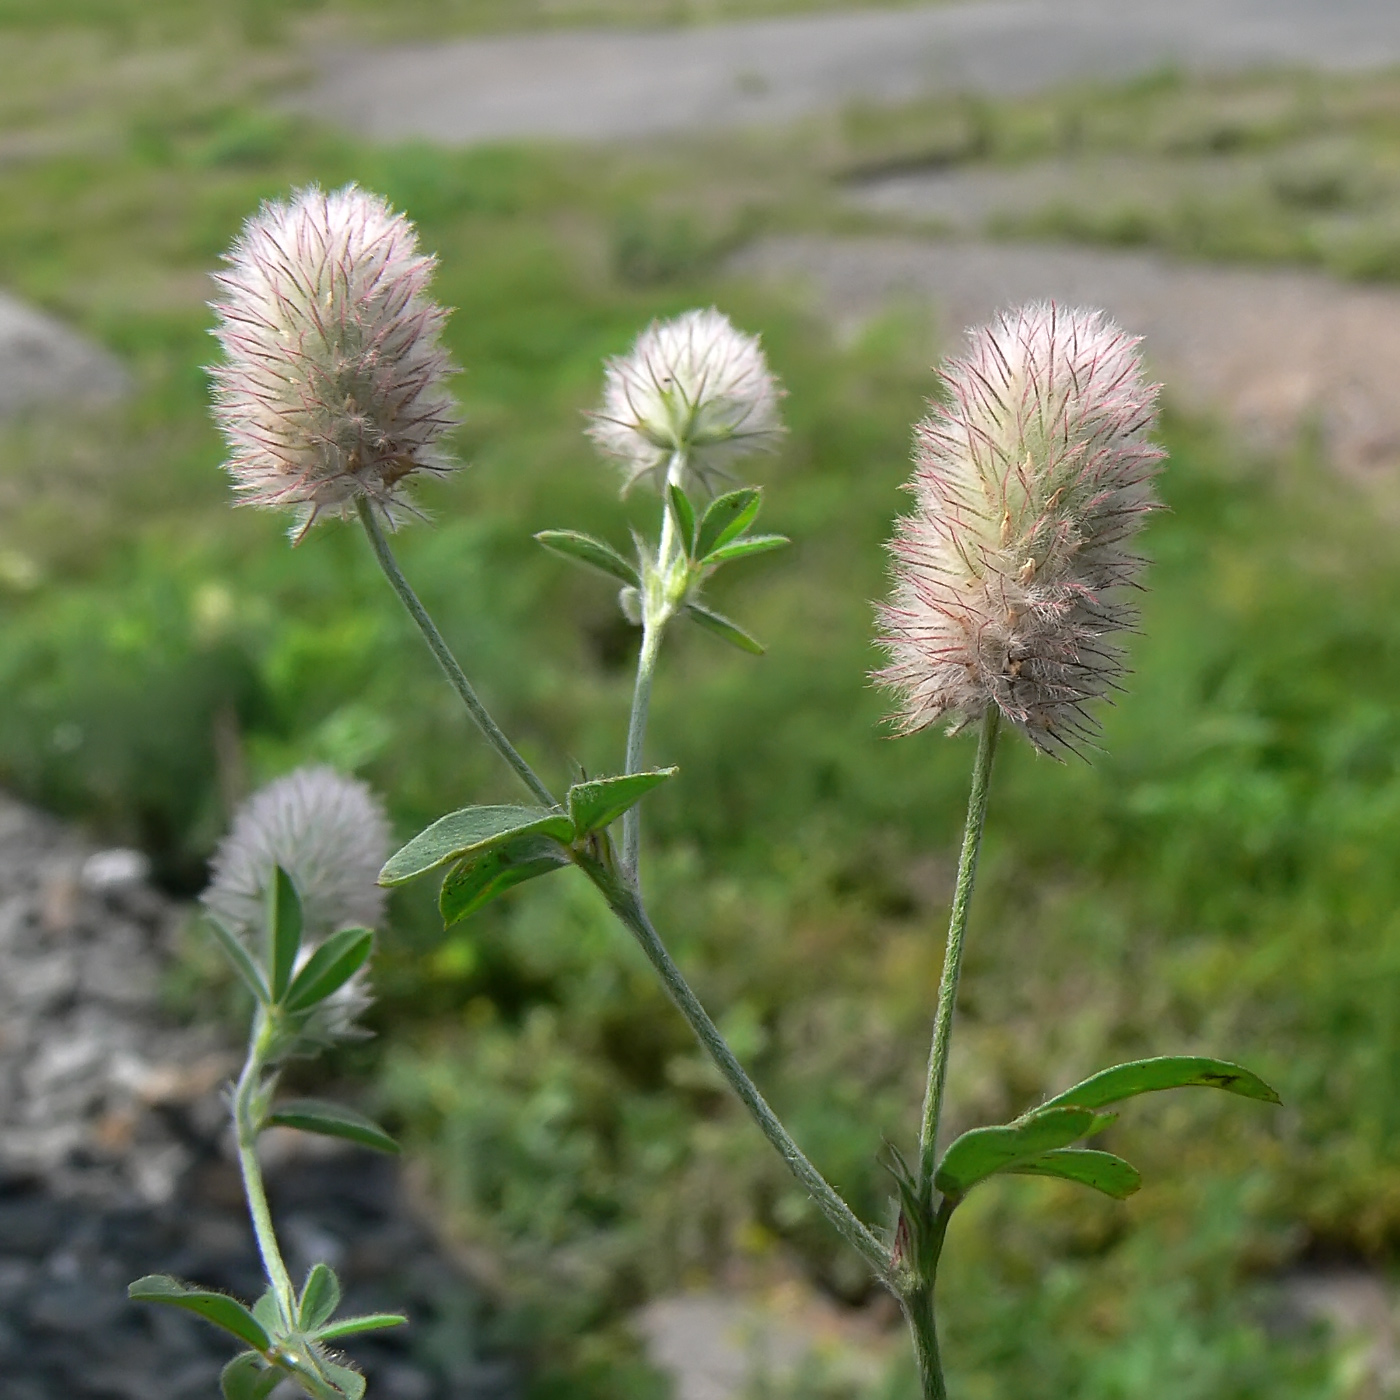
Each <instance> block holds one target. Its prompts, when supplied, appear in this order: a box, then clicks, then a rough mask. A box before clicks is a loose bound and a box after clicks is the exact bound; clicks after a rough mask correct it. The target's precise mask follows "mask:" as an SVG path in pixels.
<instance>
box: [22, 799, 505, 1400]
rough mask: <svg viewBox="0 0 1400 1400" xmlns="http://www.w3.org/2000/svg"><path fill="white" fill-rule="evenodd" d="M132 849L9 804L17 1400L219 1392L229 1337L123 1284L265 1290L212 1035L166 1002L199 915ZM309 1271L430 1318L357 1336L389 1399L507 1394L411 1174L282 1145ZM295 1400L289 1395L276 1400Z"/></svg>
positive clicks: (356, 1352)
mask: <svg viewBox="0 0 1400 1400" xmlns="http://www.w3.org/2000/svg"><path fill="white" fill-rule="evenodd" d="M144 874H145V861H144V859H143V858H142V857H141V856H140V855H139V854H138V853H136V852H132V851H111V850H109V851H94V850H92V849H91V848H90V847H88V846H86V845H85V844H84V843H83V842H82V841H81V840H79V839H78V838H77V837H76V836H75V835H74V834H73V833H72V832H71V831H69V830H68V829H66V828H65V827H63V826H62V825H61V824H59V823H57V822H55V821H53V820H51V819H49V818H47V817H44V816H42V815H40V814H39V813H36V812H33V811H31V810H29V809H27V808H25V807H22V806H19V805H18V804H16V803H13V802H10V801H8V800H6V799H4V798H0V1375H3V1376H4V1377H5V1379H4V1382H3V1385H0V1392H2V1393H3V1394H4V1396H5V1397H6V1400H211V1397H213V1396H215V1395H216V1394H217V1393H218V1374H219V1371H220V1369H221V1368H222V1366H223V1364H224V1362H226V1361H227V1360H228V1358H229V1357H230V1356H231V1355H232V1354H233V1351H234V1350H235V1346H234V1344H233V1343H231V1342H230V1341H229V1340H228V1339H227V1338H225V1337H224V1336H223V1334H221V1333H219V1332H216V1331H215V1330H214V1329H212V1328H210V1327H208V1326H207V1325H206V1324H203V1323H201V1322H199V1321H197V1320H196V1319H194V1318H192V1317H188V1316H186V1315H184V1314H180V1313H176V1312H174V1311H173V1310H170V1309H166V1308H158V1307H154V1306H151V1305H149V1304H134V1303H130V1302H128V1301H127V1298H126V1286H127V1284H128V1283H130V1282H131V1281H132V1280H133V1279H136V1278H139V1277H140V1276H142V1275H143V1274H148V1273H173V1274H175V1275H177V1276H180V1277H184V1278H189V1279H193V1280H196V1281H198V1282H200V1283H202V1284H205V1285H209V1286H212V1287H216V1288H221V1289H225V1290H227V1291H229V1292H232V1293H234V1294H236V1295H238V1296H241V1297H243V1298H244V1299H247V1300H251V1299H252V1298H253V1297H256V1296H257V1294H258V1293H260V1292H261V1291H262V1286H263V1285H262V1282H261V1271H260V1269H259V1265H258V1260H257V1256H256V1253H255V1251H254V1248H253V1243H252V1238H251V1231H250V1229H249V1226H248V1222H247V1217H246V1214H245V1207H244V1204H243V1199H242V1192H241V1189H240V1184H239V1179H238V1172H237V1169H236V1166H235V1164H234V1162H233V1160H232V1156H231V1153H230V1150H229V1147H230V1144H229V1142H228V1135H227V1132H226V1127H225V1124H226V1110H225V1107H224V1101H223V1086H224V1084H225V1083H226V1080H227V1078H228V1076H229V1074H230V1073H231V1072H232V1071H233V1070H234V1069H235V1068H236V1067H237V1063H238V1056H237V1054H236V1052H235V1051H234V1049H233V1047H232V1046H231V1045H230V1044H229V1042H228V1040H227V1039H226V1038H225V1036H224V1034H223V1033H222V1032H221V1030H220V1029H218V1028H207V1027H185V1026H179V1025H173V1024H170V1023H169V1022H168V1020H167V1019H166V1018H165V1017H163V1015H162V1013H161V1009H160V984H161V979H162V977H163V975H164V971H165V968H166V966H167V962H168V959H169V956H170V948H171V939H172V937H173V935H174V933H175V930H176V928H177V926H178V924H179V921H180V920H181V918H182V917H183V914H182V911H181V910H180V909H179V908H178V907H177V906H174V905H172V904H171V903H170V902H169V901H168V900H166V899H165V898H163V897H162V896H161V895H160V894H158V893H157V892H156V891H154V890H153V889H151V888H150V887H149V886H148V885H147V884H146V883H145V880H144ZM263 1141H264V1146H265V1153H264V1156H265V1158H266V1160H267V1162H268V1185H269V1192H270V1195H271V1198H272V1206H273V1214H274V1216H275V1218H276V1219H277V1220H278V1224H279V1230H280V1233H281V1236H282V1239H283V1242H284V1245H285V1247H286V1250H287V1254H288V1263H289V1266H290V1267H291V1269H292V1270H293V1273H294V1274H295V1275H296V1276H298V1277H300V1276H302V1275H304V1273H305V1271H306V1270H307V1269H309V1268H310V1266H311V1265H312V1264H313V1263H315V1262H317V1261H318V1260H325V1261H327V1262H329V1263H331V1264H332V1265H333V1266H334V1267H335V1268H336V1269H337V1270H338V1271H339V1273H340V1275H341V1278H342V1281H343V1282H344V1283H345V1285H346V1304H345V1306H346V1309H347V1311H351V1312H374V1311H384V1310H389V1309H393V1310H400V1309H401V1310H404V1311H406V1312H407V1313H408V1314H409V1316H410V1318H411V1319H412V1325H411V1326H409V1327H407V1328H403V1329H397V1330H395V1331H393V1332H381V1333H375V1334H371V1335H370V1336H368V1337H366V1338H363V1339H360V1340H357V1341H354V1342H351V1343H347V1347H346V1349H347V1351H349V1352H350V1353H351V1354H352V1355H353V1356H354V1357H355V1359H356V1360H357V1361H359V1362H360V1363H361V1364H362V1365H363V1366H364V1368H365V1370H366V1372H367V1373H368V1375H369V1377H370V1380H371V1387H372V1390H371V1393H372V1394H373V1395H374V1396H376V1397H379V1398H380V1400H513V1397H515V1396H516V1395H517V1393H518V1384H517V1368H516V1366H515V1365H514V1364H512V1363H511V1361H510V1360H509V1358H506V1357H503V1356H500V1355H498V1354H494V1353H493V1352H492V1350H491V1349H490V1348H489V1347H488V1346H486V1345H485V1344H484V1343H483V1341H482V1329H483V1328H484V1327H486V1326H487V1325H489V1322H490V1310H489V1307H488V1306H487V1305H486V1303H485V1302H484V1299H483V1297H482V1295H481V1293H480V1292H479V1291H478V1290H477V1289H476V1288H475V1287H474V1286H473V1285H472V1283H471V1280H470V1279H469V1278H468V1277H467V1275H466V1274H465V1273H464V1272H463V1271H462V1270H461V1269H460V1268H459V1267H457V1265H456V1264H455V1262H454V1261H453V1259H452V1258H451V1256H450V1255H449V1254H448V1253H447V1252H446V1251H445V1250H444V1249H443V1247H442V1246H441V1244H440V1243H439V1242H438V1240H437V1239H436V1238H435V1236H434V1234H433V1232H432V1231H431V1230H430V1229H429V1228H428V1227H427V1225H426V1224H425V1223H424V1222H423V1221H422V1220H421V1219H420V1218H419V1216H418V1215H417V1214H416V1213H415V1211H413V1210H412V1209H411V1208H410V1204H409V1200H408V1193H407V1191H406V1189H405V1184H404V1181H403V1178H402V1174H401V1172H400V1168H399V1165H398V1163H397V1162H395V1161H393V1160H391V1159H387V1158H384V1157H380V1156H376V1155H375V1154H372V1153H368V1152H364V1151H361V1150H358V1149H351V1148H348V1147H342V1146H341V1145H340V1144H335V1143H329V1142H326V1141H325V1140H323V1139H319V1138H312V1137H307V1136H306V1135H303V1134H299V1133H294V1132H291V1131H290V1130H285V1129H277V1130H274V1131H273V1132H270V1133H268V1134H266V1135H265V1136H264V1139H263ZM279 1400H280V1396H279Z"/></svg>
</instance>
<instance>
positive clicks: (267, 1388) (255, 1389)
mask: <svg viewBox="0 0 1400 1400" xmlns="http://www.w3.org/2000/svg"><path fill="white" fill-rule="evenodd" d="M285 1374H286V1373H285V1372H284V1371H280V1370H278V1369H277V1368H276V1367H275V1366H268V1365H266V1364H265V1363H264V1362H263V1360H262V1358H261V1357H260V1356H259V1355H258V1354H257V1352H255V1351H242V1352H239V1354H238V1355H237V1356H235V1357H234V1358H233V1360H232V1361H230V1362H229V1363H228V1365H227V1366H225V1367H224V1369H223V1371H222V1372H220V1374H219V1389H220V1390H222V1391H223V1395H224V1400H267V1397H268V1396H269V1395H271V1394H272V1392H273V1390H275V1389H276V1387H277V1382H278V1381H280V1380H281V1379H282V1378H283V1376H284V1375H285Z"/></svg>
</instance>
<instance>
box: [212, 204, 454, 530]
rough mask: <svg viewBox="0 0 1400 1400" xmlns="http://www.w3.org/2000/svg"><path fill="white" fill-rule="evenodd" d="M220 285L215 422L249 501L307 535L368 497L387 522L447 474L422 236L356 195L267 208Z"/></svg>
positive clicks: (446, 407) (441, 364)
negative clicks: (288, 513) (424, 477)
mask: <svg viewBox="0 0 1400 1400" xmlns="http://www.w3.org/2000/svg"><path fill="white" fill-rule="evenodd" d="M225 260H226V261H227V263H228V264H229V268H228V271H227V272H223V273H220V274H217V275H216V277H215V281H216V282H218V284H219V287H220V290H221V293H222V295H221V297H220V299H219V300H218V301H216V302H215V303H213V307H214V310H215V311H216V312H217V314H218V318H219V320H218V325H217V327H216V329H215V332H214V333H215V335H216V336H217V337H218V340H219V343H220V344H221V345H222V346H223V349H224V357H225V358H224V363H223V364H221V365H218V366H216V367H214V369H213V370H212V371H211V373H212V375H213V378H214V384H215V394H214V403H215V407H214V417H215V420H216V421H217V423H218V425H219V427H220V428H221V429H222V430H223V433H224V436H225V438H226V439H227V441H228V447H229V458H228V462H227V469H228V471H229V474H230V475H231V476H232V477H233V481H234V490H235V492H237V494H238V496H239V499H240V501H242V502H243V503H246V504H249V505H257V506H269V507H289V508H291V509H292V510H293V511H294V512H295V517H296V523H295V524H294V525H293V527H292V534H293V536H294V537H295V538H300V536H301V535H302V534H304V533H305V531H306V530H307V529H308V528H309V526H310V525H311V524H312V522H313V521H315V520H316V518H317V517H318V516H320V515H323V514H336V515H342V516H343V515H346V514H348V513H349V511H350V510H351V509H352V508H353V506H354V504H355V502H356V501H357V500H359V499H361V498H366V499H368V500H370V501H372V502H373V503H374V504H375V505H376V506H378V507H379V509H380V510H381V511H383V512H384V514H385V516H386V517H388V518H389V519H390V520H391V521H392V520H394V519H395V518H396V515H397V509H396V508H397V507H399V506H402V505H403V504H404V502H403V498H402V494H401V493H402V484H403V482H404V480H405V479H406V478H408V477H409V476H411V475H412V474H413V473H415V472H427V473H431V474H435V475H440V474H442V473H443V472H444V471H446V470H447V469H448V468H449V467H450V466H451V462H450V460H449V459H448V458H447V457H446V456H445V455H444V453H443V452H442V450H441V448H440V441H441V438H442V436H443V434H444V433H445V432H447V431H448V430H449V429H450V428H451V427H453V425H454V424H455V422H456V414H455V409H454V405H453V402H452V398H451V396H450V395H449V394H448V393H447V391H446V390H445V389H444V387H443V381H444V379H445V377H446V376H447V375H448V374H449V373H450V372H451V370H452V366H451V365H450V363H449V362H448V358H447V355H446V353H445V352H444V351H443V349H442V347H441V345H440V344H439V343H438V336H439V333H440V331H441V329H442V325H443V321H444V320H445V317H446V313H445V312H444V311H443V309H442V308H441V307H440V306H438V305H437V304H436V303H435V302H434V301H432V300H431V299H430V297H429V296H428V284H429V281H430V279H431V277H432V271H433V267H434V259H433V258H431V257H428V256H426V255H424V254H422V253H420V252H419V251H418V238H417V234H416V233H415V231H414V228H413V225H412V224H411V223H409V221H408V220H407V219H406V218H405V217H404V216H403V215H402V214H397V213H395V212H394V211H393V210H392V209H391V208H390V207H389V205H388V204H386V203H385V202H384V200H382V199H380V198H379V197H378V196H377V195H372V194H367V193H366V192H365V191H363V190H361V189H358V188H356V187H355V186H354V185H347V186H346V187H345V188H344V189H342V190H337V191H335V192H334V193H333V194H325V193H323V192H322V191H321V190H319V189H315V188H310V189H304V190H300V191H298V192H297V193H295V194H294V195H293V196H292V198H291V199H290V200H289V201H287V202H286V203H281V202H274V203H268V204H264V205H263V207H262V209H261V210H260V211H259V212H258V213H257V215H255V216H254V217H253V218H251V219H249V221H248V222H247V224H246V225H245V226H244V229H243V233H242V235H241V236H240V237H239V239H238V240H237V242H236V243H235V244H234V245H233V248H232V249H231V250H230V251H229V253H228V254H227V255H226V258H225Z"/></svg>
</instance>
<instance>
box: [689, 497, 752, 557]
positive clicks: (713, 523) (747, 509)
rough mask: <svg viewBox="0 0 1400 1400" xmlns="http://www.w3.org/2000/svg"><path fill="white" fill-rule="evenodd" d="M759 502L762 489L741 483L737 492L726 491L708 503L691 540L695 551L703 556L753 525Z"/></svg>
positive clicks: (697, 555) (697, 554) (698, 555)
mask: <svg viewBox="0 0 1400 1400" xmlns="http://www.w3.org/2000/svg"><path fill="white" fill-rule="evenodd" d="M762 504H763V492H762V491H760V490H759V489H758V487H757V486H745V487H742V488H741V489H740V490H738V491H726V492H725V494H724V495H723V496H716V497H715V498H714V500H713V501H711V502H710V504H709V507H708V508H707V509H706V511H705V514H704V515H703V516H701V518H700V529H699V532H698V534H697V536H696V540H695V554H696V557H697V558H700V559H704V558H706V557H707V556H708V555H710V554H711V553H713V552H714V551H715V550H716V549H718V548H719V547H720V545H722V544H728V543H729V541H730V540H732V539H734V538H735V536H737V535H742V534H743V533H744V531H745V530H747V529H748V528H749V526H750V525H752V524H753V522H754V519H755V518H756V517H757V515H758V510H759V507H760V506H761V505H762Z"/></svg>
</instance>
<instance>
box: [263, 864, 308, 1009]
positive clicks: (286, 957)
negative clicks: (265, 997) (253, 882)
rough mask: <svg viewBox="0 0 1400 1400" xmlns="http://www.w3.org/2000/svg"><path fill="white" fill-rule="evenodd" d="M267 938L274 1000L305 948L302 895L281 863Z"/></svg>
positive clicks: (271, 899) (272, 895)
mask: <svg viewBox="0 0 1400 1400" xmlns="http://www.w3.org/2000/svg"><path fill="white" fill-rule="evenodd" d="M267 940H268V960H267V962H268V967H269V968H270V969H271V972H272V978H271V984H272V985H271V986H270V988H269V990H270V991H271V993H272V999H273V1001H281V1000H282V994H283V993H284V992H285V991H286V990H287V986H288V984H289V983H290V982H291V980H292V969H293V968H294V967H295V966H296V965H297V954H298V953H299V952H301V896H300V895H298V894H297V887H296V886H295V885H294V884H293V883H292V877H291V876H290V875H288V874H287V872H286V871H285V870H283V869H282V867H281V866H280V865H279V866H276V867H275V868H274V870H273V873H272V885H271V886H270V888H269V889H268V892H267Z"/></svg>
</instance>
